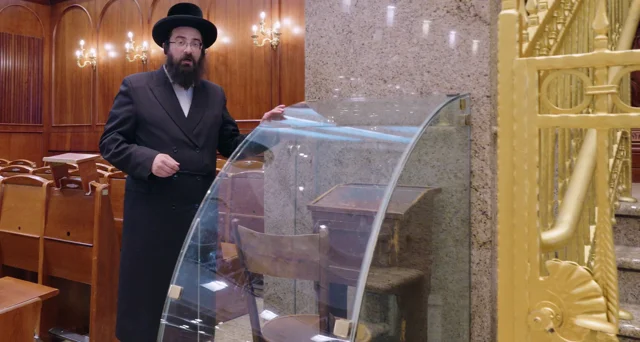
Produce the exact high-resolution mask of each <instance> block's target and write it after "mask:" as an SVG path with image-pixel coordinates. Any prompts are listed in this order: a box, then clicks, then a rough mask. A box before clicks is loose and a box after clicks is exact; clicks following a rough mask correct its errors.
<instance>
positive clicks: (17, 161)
mask: <svg viewBox="0 0 640 342" xmlns="http://www.w3.org/2000/svg"><path fill="white" fill-rule="evenodd" d="M8 164H9V165H23V166H28V167H30V168H35V167H38V165H37V164H36V162H34V161H31V160H27V159H15V160H11V161H9V163H8Z"/></svg>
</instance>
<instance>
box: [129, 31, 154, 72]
mask: <svg viewBox="0 0 640 342" xmlns="http://www.w3.org/2000/svg"><path fill="white" fill-rule="evenodd" d="M128 36H129V42H128V43H126V44H125V45H124V47H125V49H126V57H127V60H128V61H129V62H134V61H135V60H137V59H139V60H141V61H142V64H146V63H147V53H148V52H149V44H147V42H142V46H136V42H135V41H134V40H133V33H132V32H129V34H128ZM132 54H133V57H132V56H131V55H132Z"/></svg>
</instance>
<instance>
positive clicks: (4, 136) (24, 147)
mask: <svg viewBox="0 0 640 342" xmlns="http://www.w3.org/2000/svg"><path fill="white" fill-rule="evenodd" d="M43 145H44V144H43V139H42V134H41V133H0V158H4V159H9V160H12V159H27V160H31V161H35V162H36V163H37V164H38V165H39V166H40V165H42V157H43V150H44V148H43Z"/></svg>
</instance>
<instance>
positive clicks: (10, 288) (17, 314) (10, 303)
mask: <svg viewBox="0 0 640 342" xmlns="http://www.w3.org/2000/svg"><path fill="white" fill-rule="evenodd" d="M57 294H58V290H57V289H54V288H51V287H47V286H42V285H39V284H34V283H31V282H28V281H24V280H20V279H16V278H11V277H3V278H0V341H15V342H22V341H25V342H30V341H33V340H34V336H35V335H39V333H38V330H39V326H40V313H41V307H42V302H43V301H45V300H47V299H49V298H51V297H54V296H56V295H57Z"/></svg>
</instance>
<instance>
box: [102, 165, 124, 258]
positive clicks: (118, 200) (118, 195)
mask: <svg viewBox="0 0 640 342" xmlns="http://www.w3.org/2000/svg"><path fill="white" fill-rule="evenodd" d="M126 181H127V175H126V174H125V173H124V172H122V171H116V172H111V173H109V174H108V175H107V183H108V184H109V187H110V188H111V208H112V209H113V220H114V226H115V229H116V234H117V239H118V246H120V243H121V240H122V219H123V217H124V192H125V190H124V189H125V184H126Z"/></svg>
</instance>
